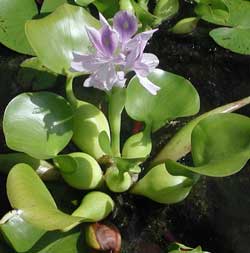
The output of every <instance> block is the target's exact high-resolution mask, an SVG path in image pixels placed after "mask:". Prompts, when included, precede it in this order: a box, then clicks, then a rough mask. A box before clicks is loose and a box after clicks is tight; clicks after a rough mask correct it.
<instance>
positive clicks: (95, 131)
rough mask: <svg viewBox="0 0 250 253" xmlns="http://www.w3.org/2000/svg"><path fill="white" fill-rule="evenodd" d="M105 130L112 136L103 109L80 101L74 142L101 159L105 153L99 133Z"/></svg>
mask: <svg viewBox="0 0 250 253" xmlns="http://www.w3.org/2000/svg"><path fill="white" fill-rule="evenodd" d="M103 131H104V132H106V134H107V136H109V137H110V130H109V123H108V121H107V119H106V117H105V115H104V114H103V113H102V111H101V110H99V109H98V108H97V107H95V106H94V105H92V104H90V103H87V102H83V101H81V102H79V106H78V108H77V109H76V111H75V112H74V135H73V138H72V140H73V142H74V143H75V144H76V145H77V146H78V148H80V149H81V150H82V151H83V152H86V153H88V154H89V155H91V156H93V157H94V158H95V159H99V158H100V157H102V156H103V155H105V153H104V151H103V150H102V148H101V146H100V144H99V135H100V133H102V132H103Z"/></svg>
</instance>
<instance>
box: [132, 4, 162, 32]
mask: <svg viewBox="0 0 250 253" xmlns="http://www.w3.org/2000/svg"><path fill="white" fill-rule="evenodd" d="M131 3H132V5H133V7H134V10H135V13H136V16H137V17H138V19H139V20H140V22H141V23H142V29H143V30H144V29H147V28H150V27H152V26H153V25H154V24H155V23H159V18H158V17H156V16H155V15H153V14H151V13H150V12H149V11H147V10H145V9H144V8H143V7H142V6H141V5H140V4H139V3H137V2H136V1H135V0H131Z"/></svg>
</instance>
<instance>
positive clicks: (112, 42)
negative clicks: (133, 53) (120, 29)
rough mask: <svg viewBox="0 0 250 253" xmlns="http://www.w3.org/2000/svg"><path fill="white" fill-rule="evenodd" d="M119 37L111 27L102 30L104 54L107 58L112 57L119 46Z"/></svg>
mask: <svg viewBox="0 0 250 253" xmlns="http://www.w3.org/2000/svg"><path fill="white" fill-rule="evenodd" d="M118 42H119V41H118V35H117V33H116V32H115V31H114V30H112V29H111V28H110V27H109V26H104V27H103V28H102V29H101V43H102V52H103V54H104V55H106V56H111V55H112V54H113V53H114V51H115V50H116V49H117V46H118Z"/></svg>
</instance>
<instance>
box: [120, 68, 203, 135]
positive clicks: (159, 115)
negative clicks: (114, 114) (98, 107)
mask: <svg viewBox="0 0 250 253" xmlns="http://www.w3.org/2000/svg"><path fill="white" fill-rule="evenodd" d="M148 78H149V79H150V80H151V81H152V82H153V83H155V84H156V85H158V86H159V87H160V88H161V89H160V90H159V91H158V93H157V95H155V96H153V95H152V94H150V93H149V92H148V91H147V90H146V89H145V88H144V87H143V86H142V85H141V84H140V83H139V80H138V78H137V77H134V78H132V80H131V81H130V82H129V85H128V88H127V100H126V104H125V108H126V111H127V113H128V115H129V116H130V117H131V118H133V119H134V120H137V121H144V122H145V123H146V125H151V126H152V130H153V131H156V130H157V129H159V128H160V127H162V126H163V125H164V124H165V123H166V122H167V121H169V120H173V119H175V118H178V117H184V116H191V115H194V114H196V113H197V112H198V111H199V107H200V100H199V95H198V93H197V91H196V90H195V88H194V87H193V86H192V84H191V83H190V82H189V81H188V80H186V79H185V78H183V77H181V76H178V75H175V74H172V73H169V72H165V71H163V70H160V69H156V70H155V71H154V72H152V73H151V74H150V75H149V76H148Z"/></svg>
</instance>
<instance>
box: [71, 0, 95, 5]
mask: <svg viewBox="0 0 250 253" xmlns="http://www.w3.org/2000/svg"><path fill="white" fill-rule="evenodd" d="M94 1H95V0H75V2H76V3H77V4H78V5H80V6H88V5H89V4H91V3H93V2H94Z"/></svg>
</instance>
